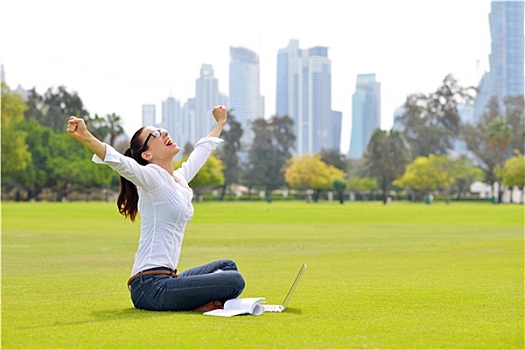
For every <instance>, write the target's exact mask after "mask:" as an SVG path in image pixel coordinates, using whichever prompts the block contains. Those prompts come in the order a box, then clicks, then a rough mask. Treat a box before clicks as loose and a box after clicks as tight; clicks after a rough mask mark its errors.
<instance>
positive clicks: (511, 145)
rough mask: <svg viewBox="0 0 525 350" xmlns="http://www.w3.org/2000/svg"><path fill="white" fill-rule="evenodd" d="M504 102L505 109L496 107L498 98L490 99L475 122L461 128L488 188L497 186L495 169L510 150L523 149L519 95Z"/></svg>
mask: <svg viewBox="0 0 525 350" xmlns="http://www.w3.org/2000/svg"><path fill="white" fill-rule="evenodd" d="M504 103H505V108H500V103H499V100H498V98H497V97H495V96H494V97H492V98H491V99H489V102H488V104H487V107H486V110H485V113H484V114H483V116H482V118H481V120H480V121H479V123H478V124H477V125H473V124H466V125H464V126H463V128H462V137H463V139H464V141H465V143H466V145H467V148H468V149H469V151H471V152H472V153H473V154H474V155H475V156H476V158H477V163H478V165H479V166H480V168H481V169H482V170H483V171H484V172H485V178H486V180H487V181H488V182H490V183H491V185H494V183H500V184H501V180H502V179H501V176H500V172H498V170H499V169H501V167H502V166H503V163H504V162H505V160H506V159H508V158H510V157H512V154H513V150H514V149H517V150H518V151H520V152H521V150H522V149H523V148H524V147H525V145H524V132H525V127H524V125H525V113H524V102H523V95H520V96H508V97H506V98H504ZM502 110H503V112H502ZM493 187H494V186H493ZM499 189H500V191H499V192H498V194H497V196H496V197H497V201H498V203H501V200H502V196H503V186H499Z"/></svg>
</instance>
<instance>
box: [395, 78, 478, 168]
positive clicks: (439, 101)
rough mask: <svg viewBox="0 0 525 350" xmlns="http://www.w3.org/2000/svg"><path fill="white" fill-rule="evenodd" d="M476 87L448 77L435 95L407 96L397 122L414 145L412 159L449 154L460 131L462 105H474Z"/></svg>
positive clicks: (408, 140)
mask: <svg viewBox="0 0 525 350" xmlns="http://www.w3.org/2000/svg"><path fill="white" fill-rule="evenodd" d="M472 94H473V89H472V88H463V87H461V86H459V85H458V83H457V80H456V79H455V78H454V77H453V76H452V75H451V74H449V75H447V76H446V77H445V79H444V80H443V82H442V85H441V86H440V87H439V88H438V89H437V90H436V91H435V92H433V93H430V94H428V95H425V94H412V95H410V96H408V97H407V100H406V102H405V105H404V112H403V114H401V115H400V116H399V117H398V118H397V120H398V121H399V122H400V123H401V124H402V125H403V127H404V130H403V136H404V137H405V139H406V140H407V142H408V144H409V145H410V148H411V151H412V157H413V158H412V159H414V158H415V157H417V156H428V155H429V154H438V155H442V154H447V152H448V150H450V149H451V148H452V147H453V141H454V139H455V138H456V137H457V135H458V131H459V129H460V117H459V112H458V108H457V106H458V104H462V103H471V102H472V99H473V97H472Z"/></svg>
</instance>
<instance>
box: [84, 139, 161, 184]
mask: <svg viewBox="0 0 525 350" xmlns="http://www.w3.org/2000/svg"><path fill="white" fill-rule="evenodd" d="M92 160H93V162H95V163H97V164H106V165H108V166H110V167H111V168H112V169H113V170H115V171H116V172H118V173H119V174H120V176H122V177H124V178H126V179H128V180H129V181H131V182H133V183H134V184H135V185H136V186H137V187H141V188H143V189H145V190H152V189H154V188H156V187H157V186H158V185H159V184H160V179H159V176H158V174H159V168H158V167H151V166H148V165H146V166H144V165H140V164H139V163H137V161H136V160H135V159H133V158H130V157H126V156H125V155H123V154H121V153H119V152H118V151H117V150H115V149H114V148H113V147H111V146H110V145H108V144H106V156H105V157H104V159H100V158H99V157H98V156H97V155H96V154H94V155H93V159H92Z"/></svg>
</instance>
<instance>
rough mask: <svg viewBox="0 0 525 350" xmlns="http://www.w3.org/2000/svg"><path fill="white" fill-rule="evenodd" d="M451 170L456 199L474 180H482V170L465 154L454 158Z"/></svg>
mask: <svg viewBox="0 0 525 350" xmlns="http://www.w3.org/2000/svg"><path fill="white" fill-rule="evenodd" d="M452 172H453V174H454V177H455V183H454V184H453V187H452V188H453V189H454V190H455V192H456V193H457V197H456V200H460V199H461V195H462V194H463V193H464V192H466V191H468V189H469V187H470V185H471V184H472V183H473V182H474V181H482V180H483V179H484V173H483V171H482V170H481V169H480V168H478V167H476V166H475V165H474V164H473V163H472V160H470V159H469V158H467V157H466V156H461V157H459V158H457V159H455V160H454V165H453V170H452Z"/></svg>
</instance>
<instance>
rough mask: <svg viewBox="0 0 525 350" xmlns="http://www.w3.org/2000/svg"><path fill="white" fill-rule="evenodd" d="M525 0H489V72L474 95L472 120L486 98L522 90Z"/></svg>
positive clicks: (479, 114) (501, 96)
mask: <svg viewBox="0 0 525 350" xmlns="http://www.w3.org/2000/svg"><path fill="white" fill-rule="evenodd" d="M523 21H524V2H523V1H492V3H491V11H490V14H489V23H490V37H491V53H490V55H489V65H490V68H489V72H487V73H485V75H484V76H483V78H482V80H481V82H480V86H479V93H478V95H477V97H476V105H475V107H476V108H475V120H476V121H479V120H480V119H481V117H482V115H483V113H484V112H485V108H486V106H487V103H488V101H489V99H490V98H491V97H493V96H496V97H497V98H498V101H499V103H500V106H501V107H503V98H504V97H505V96H516V95H523V93H524V68H523V67H524V50H525V47H524V36H523V28H524V27H523Z"/></svg>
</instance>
